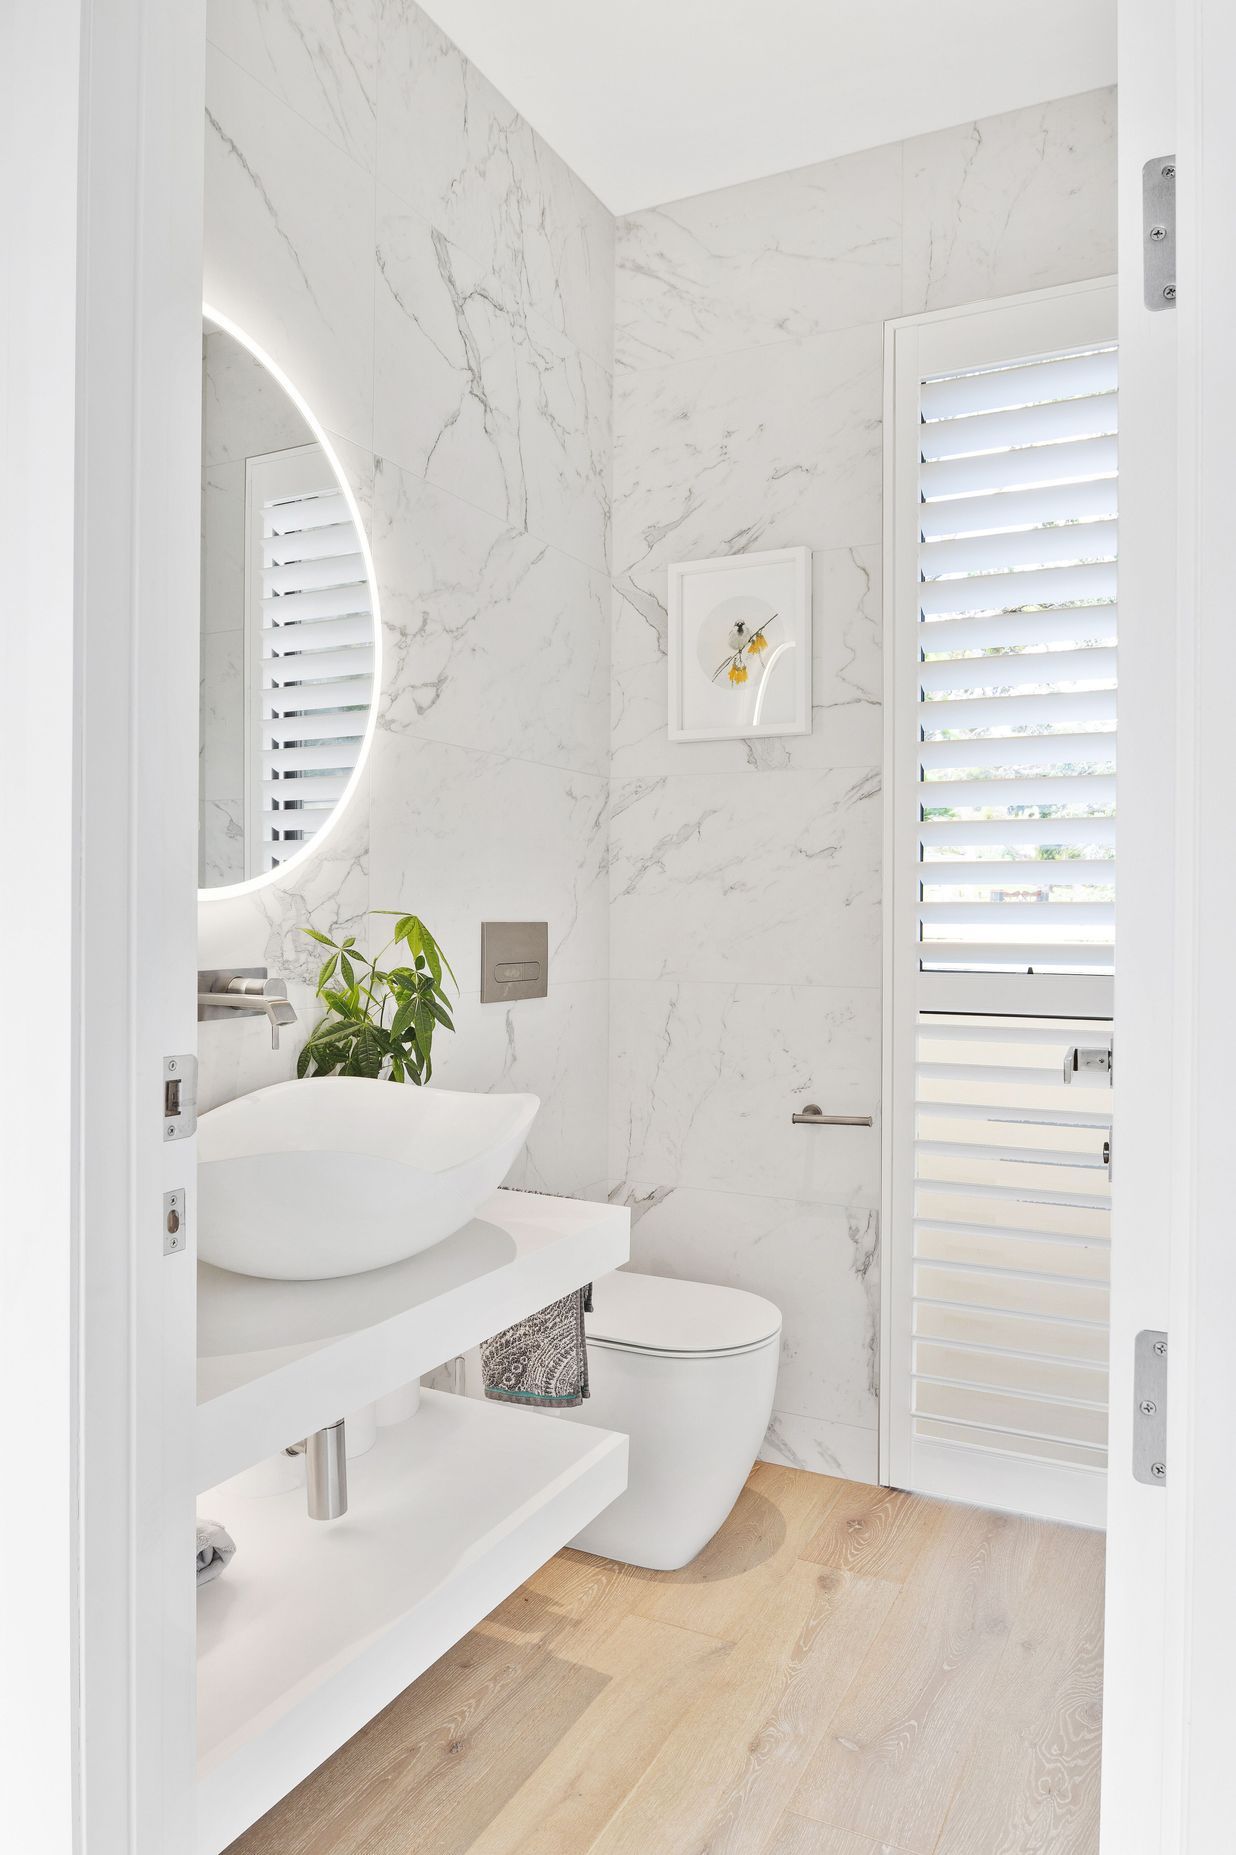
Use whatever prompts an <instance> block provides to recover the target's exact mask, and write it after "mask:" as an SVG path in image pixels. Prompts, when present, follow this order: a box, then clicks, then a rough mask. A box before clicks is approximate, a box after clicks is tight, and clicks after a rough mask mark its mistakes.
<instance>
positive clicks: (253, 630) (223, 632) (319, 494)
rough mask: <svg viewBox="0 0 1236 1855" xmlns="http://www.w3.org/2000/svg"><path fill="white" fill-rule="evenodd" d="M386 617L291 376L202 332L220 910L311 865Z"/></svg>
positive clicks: (209, 866)
mask: <svg viewBox="0 0 1236 1855" xmlns="http://www.w3.org/2000/svg"><path fill="white" fill-rule="evenodd" d="M378 640H379V631H378V613H377V599H376V594H375V589H374V581H373V568H372V563H371V561H370V558H369V547H368V543H367V541H366V539H365V533H364V529H363V527H362V525H361V519H360V511H359V510H358V508H357V506H356V501H355V498H354V497H353V495H352V492H351V490H350V488H349V487H348V485H347V483H346V481H345V479H344V476H343V473H342V471H341V470H340V468H339V465H338V462H337V460H336V458H335V455H334V452H333V451H332V449H331V446H330V443H329V441H328V439H327V437H326V434H325V432H324V431H323V430H322V428H321V426H320V425H319V424H318V423H317V421H316V419H315V418H314V417H313V414H312V413H311V412H310V411H309V409H308V407H307V406H306V405H305V404H304V402H303V400H302V399H301V398H300V395H299V394H298V393H297V392H296V390H295V389H294V388H293V387H292V385H291V384H290V382H289V381H287V380H286V379H285V378H284V377H283V375H282V374H281V373H280V372H279V370H278V368H277V367H275V366H274V364H273V363H272V362H271V361H270V360H269V359H268V358H267V357H266V356H265V355H264V354H262V353H261V352H260V351H259V350H258V349H257V348H255V347H254V345H253V344H252V343H251V342H250V341H249V340H248V339H247V338H246V337H245V336H244V335H243V334H242V333H241V332H240V330H238V329H237V328H235V327H234V326H232V325H231V324H230V323H228V322H227V321H225V320H224V318H223V317H221V316H216V315H215V314H214V313H213V312H212V311H210V310H207V311H206V312H205V316H204V322H203V330H202V639H201V645H202V651H201V711H200V715H201V720H200V730H201V731H200V736H199V743H198V882H199V884H200V885H201V889H202V892H203V894H206V895H220V894H224V893H227V892H229V891H230V892H235V891H236V890H238V889H244V888H252V887H256V886H258V885H259V884H261V883H265V882H271V881H273V880H275V878H277V877H278V875H279V874H280V872H281V871H284V870H286V869H287V868H288V866H289V865H290V864H292V863H294V862H295V861H296V860H297V859H299V858H301V857H305V856H307V855H309V854H310V852H311V851H312V850H313V848H314V847H315V845H320V843H321V841H322V838H323V837H324V835H325V834H326V832H327V831H328V830H329V829H330V826H331V823H332V821H333V819H334V818H335V817H336V816H337V815H338V813H339V812H340V810H341V809H342V807H343V805H344V803H345V802H346V800H347V798H348V795H349V793H350V791H351V788H352V786H353V785H354V784H355V782H356V779H357V777H358V775H359V772H360V767H361V763H362V761H363V760H364V757H365V753H366V751H367V749H368V746H369V740H370V736H371V734H372V732H373V719H374V708H375V694H376V689H377V676H378V661H377V659H378Z"/></svg>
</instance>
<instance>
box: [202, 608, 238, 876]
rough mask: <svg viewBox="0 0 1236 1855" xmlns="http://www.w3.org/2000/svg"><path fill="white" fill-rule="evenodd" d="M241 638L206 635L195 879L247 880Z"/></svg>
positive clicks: (234, 632)
mask: <svg viewBox="0 0 1236 1855" xmlns="http://www.w3.org/2000/svg"><path fill="white" fill-rule="evenodd" d="M244 669H245V634H244V632H243V630H236V629H233V630H231V631H218V630H211V631H204V632H203V635H202V649H201V672H200V673H201V684H200V699H199V703H198V797H199V803H200V826H199V828H200V831H201V837H200V840H199V844H198V858H199V876H198V880H199V881H200V882H201V883H202V884H203V885H204V886H207V887H212V886H215V885H218V884H221V883H232V882H243V881H244V875H245V691H244Z"/></svg>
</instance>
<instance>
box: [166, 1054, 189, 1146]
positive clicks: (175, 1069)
mask: <svg viewBox="0 0 1236 1855" xmlns="http://www.w3.org/2000/svg"><path fill="white" fill-rule="evenodd" d="M196 1132H197V1058H196V1057H195V1056H165V1057H164V1059H163V1138H164V1140H165V1141H167V1140H187V1139H188V1138H189V1135H190V1134H193V1133H196Z"/></svg>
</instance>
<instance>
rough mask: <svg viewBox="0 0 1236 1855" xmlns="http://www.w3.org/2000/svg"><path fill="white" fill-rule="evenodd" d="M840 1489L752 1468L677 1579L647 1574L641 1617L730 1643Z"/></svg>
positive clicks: (791, 1472) (638, 1602)
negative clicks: (717, 1526)
mask: <svg viewBox="0 0 1236 1855" xmlns="http://www.w3.org/2000/svg"><path fill="white" fill-rule="evenodd" d="M845 1486H846V1484H845V1483H844V1482H841V1481H835V1480H833V1478H832V1477H831V1476H827V1475H810V1474H806V1473H804V1472H803V1471H802V1470H801V1469H787V1468H782V1467H781V1466H780V1465H779V1464H776V1463H771V1462H757V1463H756V1465H755V1467H754V1469H753V1470H752V1472H751V1478H750V1480H749V1481H748V1483H747V1485H746V1487H745V1488H744V1489H743V1491H742V1493H741V1494H740V1495H739V1497H738V1501H737V1504H736V1506H735V1508H734V1511H733V1513H732V1514H731V1515H730V1517H729V1519H728V1520H727V1521H726V1523H725V1525H724V1526H723V1527H722V1528H721V1531H720V1532H719V1533H718V1534H717V1536H716V1538H715V1539H712V1540H710V1541H709V1543H708V1545H706V1546H705V1547H704V1550H703V1551H702V1552H701V1553H700V1554H699V1556H698V1557H697V1558H695V1559H693V1560H692V1562H691V1564H690V1565H688V1566H685V1567H684V1568H683V1570H682V1571H679V1572H645V1573H643V1574H642V1576H643V1579H644V1581H645V1582H644V1585H643V1589H642V1591H641V1592H640V1594H639V1595H638V1596H637V1597H636V1599H635V1604H634V1607H635V1609H637V1610H638V1611H639V1612H640V1614H641V1616H645V1617H656V1618H657V1619H658V1620H659V1621H660V1622H662V1623H676V1624H678V1625H679V1627H680V1628H682V1629H690V1630H702V1631H703V1632H704V1634H705V1635H707V1636H719V1637H721V1638H722V1639H723V1640H724V1641H726V1642H736V1641H737V1640H738V1639H739V1637H741V1636H742V1635H743V1633H744V1631H745V1630H747V1629H748V1628H749V1627H750V1623H751V1617H752V1614H753V1613H754V1611H755V1610H757V1609H758V1608H759V1606H760V1604H761V1603H762V1601H763V1599H764V1597H765V1595H766V1594H767V1593H768V1592H769V1591H771V1590H773V1589H774V1588H775V1587H776V1585H777V1584H778V1583H779V1582H780V1580H781V1579H782V1578H783V1577H784V1576H785V1574H786V1572H787V1571H788V1570H789V1568H790V1566H791V1565H793V1564H794V1563H795V1561H796V1560H797V1559H799V1558H801V1556H802V1551H803V1547H804V1546H805V1545H806V1544H807V1542H808V1540H810V1539H811V1538H812V1536H813V1535H814V1534H815V1533H817V1532H818V1531H819V1528H820V1525H821V1522H822V1521H823V1518H824V1516H825V1514H826V1513H827V1512H828V1510H829V1508H830V1507H831V1506H832V1504H833V1502H834V1501H836V1500H837V1499H838V1498H839V1497H840V1495H841V1493H842V1490H843V1489H844V1488H845Z"/></svg>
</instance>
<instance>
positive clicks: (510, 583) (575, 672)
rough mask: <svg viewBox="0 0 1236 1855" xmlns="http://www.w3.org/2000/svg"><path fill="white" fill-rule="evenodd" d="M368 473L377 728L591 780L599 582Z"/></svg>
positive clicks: (404, 482)
mask: <svg viewBox="0 0 1236 1855" xmlns="http://www.w3.org/2000/svg"><path fill="white" fill-rule="evenodd" d="M377 481H378V490H377V497H376V507H375V515H374V523H373V533H372V543H373V554H374V562H375V566H376V570H377V575H378V583H379V587H380V590H381V600H382V616H383V623H384V650H385V654H386V673H385V677H384V688H383V691H382V696H381V709H380V716H381V725H382V726H383V727H384V728H386V729H389V730H390V731H391V732H392V733H409V734H413V735H418V736H420V737H422V738H424V739H427V740H439V741H445V742H450V743H453V744H454V745H455V746H457V747H472V748H476V749H477V750H478V751H482V752H485V751H494V752H500V753H504V754H508V755H511V756H513V757H516V758H519V759H524V760H535V761H539V762H541V763H542V764H544V765H546V766H558V767H564V768H567V769H569V770H572V771H577V772H581V773H592V774H595V775H596V776H597V777H603V776H604V775H605V774H606V772H607V771H608V724H609V650H608V644H609V626H608V603H609V582H608V579H607V578H606V576H605V575H604V574H602V573H600V572H599V571H598V570H596V569H595V568H591V567H588V566H585V565H584V564H583V563H582V562H581V561H578V560H576V559H575V558H574V556H572V555H569V554H563V553H561V552H560V551H559V550H558V549H556V548H552V547H550V546H549V544H548V543H547V542H544V541H540V540H538V539H536V538H535V537H534V536H532V535H529V534H528V533H527V531H526V530H523V529H517V528H511V527H509V526H508V525H507V524H505V523H503V522H501V521H500V520H498V519H497V518H495V517H493V516H490V515H489V514H487V513H486V512H484V511H483V510H480V509H477V508H476V507H475V506H474V505H473V504H472V503H468V502H463V501H461V500H460V499H459V498H457V497H454V496H451V495H449V494H446V493H444V492H442V491H440V490H438V489H436V488H435V487H434V486H433V485H431V484H427V483H425V482H424V481H423V480H422V479H421V478H419V477H417V476H415V475H414V474H413V473H411V472H408V471H403V470H400V469H399V468H398V467H397V466H396V465H394V464H391V463H388V462H386V461H385V460H383V461H382V463H381V464H380V466H379V470H378V479H377Z"/></svg>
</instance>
